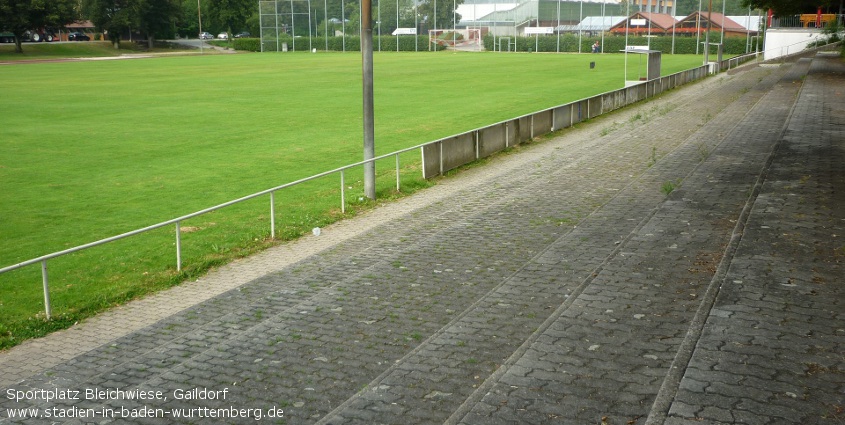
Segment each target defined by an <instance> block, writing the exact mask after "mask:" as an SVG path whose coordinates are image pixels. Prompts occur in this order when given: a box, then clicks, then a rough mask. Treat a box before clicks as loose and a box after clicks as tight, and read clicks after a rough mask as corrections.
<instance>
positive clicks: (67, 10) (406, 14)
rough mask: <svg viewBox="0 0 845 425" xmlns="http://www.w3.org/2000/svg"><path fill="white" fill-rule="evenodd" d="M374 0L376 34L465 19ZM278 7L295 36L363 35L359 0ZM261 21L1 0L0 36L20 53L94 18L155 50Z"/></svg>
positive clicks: (129, 0) (192, 1) (444, 1)
mask: <svg viewBox="0 0 845 425" xmlns="http://www.w3.org/2000/svg"><path fill="white" fill-rule="evenodd" d="M372 1H373V4H374V6H376V5H377V6H378V8H377V9H376V8H375V7H374V9H373V14H374V15H375V14H376V13H378V14H379V15H380V17H376V16H374V17H373V18H374V19H373V20H374V21H376V25H380V27H377V28H376V30H378V31H380V32H381V33H383V34H389V33H391V32H392V31H393V30H394V29H395V28H397V27H414V26H415V25H416V26H417V27H418V28H423V29H426V28H433V22H437V25H438V26H439V27H441V28H451V27H452V25H453V24H454V18H457V19H458V20H460V16H456V15H455V14H454V10H455V7H456V6H457V5H460V4H462V3H463V0H423V1H421V2H420V1H416V0H381V2H379V0H372ZM262 3H263V1H262ZM270 3H271V4H272V3H274V2H273V1H270ZM379 3H381V4H379ZM273 6H274V7H273V8H272V9H273V10H274V13H279V14H281V15H283V16H286V19H285V22H284V23H283V24H284V26H285V27H286V31H288V32H289V33H290V35H309V34H311V33H314V34H321V35H322V34H325V33H326V32H328V33H329V34H331V35H334V32H335V31H339V30H341V29H343V30H345V32H346V33H348V34H352V33H357V32H358V25H359V24H358V23H359V22H360V13H359V1H357V0H331V1H328V0H322V1H321V0H311V1H308V0H295V1H294V0H276V1H275V4H274V5H273ZM435 10H436V12H437V14H436V16H435ZM285 14H286V15H285ZM397 16H398V20H397ZM200 17H201V21H200V19H199V18H200ZM261 18H262V17H261V13H260V12H259V1H258V0H0V32H3V31H5V32H10V33H12V34H14V36H15V50H16V51H17V52H23V49H22V45H21V41H22V40H23V39H24V34H26V33H27V32H29V31H33V30H37V31H50V30H53V29H60V28H64V27H65V26H67V25H69V24H70V23H72V22H75V21H80V20H90V21H91V22H92V23H93V24H94V26H95V27H96V29H97V30H98V31H99V32H102V33H103V34H105V36H106V37H107V38H108V39H109V40H110V41H111V42H112V43H114V44H115V47H119V44H120V40H121V38H122V37H125V36H126V35H127V34H133V33H134V34H140V36H141V37H142V38H143V39H146V40H147V42H148V43H149V46H150V47H152V45H153V43H154V42H155V40H156V39H163V38H173V37H176V36H179V37H186V38H194V37H197V36H198V35H199V32H200V22H202V29H203V30H204V31H209V30H211V32H212V33H217V32H226V33H228V34H233V33H235V32H239V31H249V32H251V33H253V34H256V35H257V34H258V33H259V31H260V27H261V21H260V20H261ZM379 18H380V19H379ZM293 31H295V34H294V33H293Z"/></svg>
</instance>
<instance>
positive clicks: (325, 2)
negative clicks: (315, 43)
mask: <svg viewBox="0 0 845 425" xmlns="http://www.w3.org/2000/svg"><path fill="white" fill-rule="evenodd" d="M323 12H324V13H323V17H324V19H325V21H324V23H325V25H326V51H327V52H328V51H329V0H323ZM332 31H334V26H332Z"/></svg>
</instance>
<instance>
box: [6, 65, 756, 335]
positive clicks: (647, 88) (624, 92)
mask: <svg viewBox="0 0 845 425" xmlns="http://www.w3.org/2000/svg"><path fill="white" fill-rule="evenodd" d="M749 56H754V55H749ZM746 58H747V57H746ZM706 71H707V70H706V67H704V66H702V67H696V68H693V69H690V70H687V71H681V72H679V73H676V74H671V75H668V76H665V77H661V78H659V79H656V80H652V81H649V82H643V83H641V84H639V85H637V86H631V87H626V88H623V89H620V90H614V91H611V92H607V93H603V94H599V95H597V96H593V97H590V98H585V99H581V100H577V101H574V102H569V103H566V104H563V105H559V106H556V107H553V108H547V109H544V110H542V111H539V112H535V113H532V114H527V115H523V116H520V117H517V118H514V119H512V120H507V121H501V122H499V123H496V124H493V125H488V126H485V127H480V128H477V129H474V130H470V131H465V132H462V133H459V134H456V135H452V136H448V137H444V138H441V139H438V140H434V141H430V142H426V143H423V144H419V145H416V146H412V147H409V148H405V149H402V150H398V151H395V152H391V153H388V154H384V155H381V156H377V157H375V158H372V159H368V160H365V161H360V162H356V163H353V164H349V165H345V166H343V167H340V168H335V169H333V170H330V171H325V172H322V173H319V174H315V175H313V176H310V177H305V178H302V179H299V180H296V181H293V182H290V183H286V184H283V185H279V186H275V187H272V188H270V189H266V190H262V191H260V192H256V193H253V194H251V195H247V196H244V197H241V198H238V199H234V200H231V201H229V202H224V203H222V204H219V205H215V206H213V207H209V208H205V209H203V210H200V211H196V212H194V213H191V214H187V215H183V216H181V217H177V218H174V219H171V220H167V221H163V222H160V223H157V224H153V225H151V226H147V227H144V228H141V229H136V230H133V231H130V232H126V233H122V234H119V235H116V236H112V237H108V238H105V239H100V240H98V241H95V242H90V243H87V244H84V245H79V246H76V247H73V248H69V249H65V250H62V251H57V252H53V253H51V254H47V255H43V256H41V257H37V258H33V259H30V260H27V261H23V262H20V263H17V264H14V265H11V266H7V267H3V268H0V274H3V273H5V272H9V271H12V270H16V269H20V268H22V267H26V266H29V265H33V264H38V263H40V264H41V280H42V286H43V290H44V307H45V312H46V316H47V319H50V317H51V314H52V308H51V304H50V287H49V279H48V273H47V261H48V260H51V259H54V258H57V257H61V256H64V255H67V254H72V253H75V252H78V251H82V250H85V249H88V248H93V247H96V246H100V245H104V244H107V243H110V242H114V241H117V240H120V239H124V238H128V237H130V236H135V235H139V234H141V233H145V232H149V231H151V230H155V229H159V228H163V227H166V226H175V229H176V270H177V271H181V270H182V240H181V233H182V230H181V228H180V226H181V223H182V222H183V221H185V220H188V219H191V218H195V217H198V216H201V215H203V214H207V213H210V212H213V211H217V210H219V209H222V208H225V207H228V206H231V205H235V204H239V203H241V202H244V201H248V200H251V199H255V198H258V197H261V196H265V195H269V196H270V236H271V238H275V236H276V219H275V216H276V207H275V203H276V202H275V193H276V192H277V191H279V190H282V189H285V188H289V187H292V186H296V185H298V184H301V183H305V182H308V181H312V180H315V179H318V178H321V177H326V176H330V175H333V174H338V175H339V177H340V203H341V212H342V213H345V212H346V187H345V186H346V185H345V172H346V171H347V170H349V169H351V168H355V167H359V166H363V165H364V164H367V163H370V162H374V161H378V160H383V159H386V158H390V157H395V159H396V190H400V189H401V187H400V162H399V155H401V154H403V153H406V152H410V151H413V150H416V149H420V151H421V154H422V156H423V178H429V177H430V175H428V174H426V171H425V169H426V166H425V162H426V160H425V156H426V149H432V148H434V149H436V150H437V151H439V152H440V154H439V155H437V157H438V158H437V161H438V162H439V164H436V165H435V170H437V171H439V173H438V172H436V171H435V172H434V173H431V175H437V174H442V173H443V172H444V171H446V170H448V169H452V168H455V167H456V166H459V165H461V164H465V163H469V162H471V161H472V160H475V159H478V158H479V157H480V156H487V155H489V154H492V153H494V152H496V151H498V150H501V149H499V148H493V149H492V150H490V151H489V152H487V153H486V154H485V155H479V154H478V151H479V147H478V145H476V147H475V148H474V149H475V152H476V154H475V155H472V156H473V157H471V158H468V159H467V160H466V161H463V162H462V163H460V164H457V165H454V164H452V166H448V167H445V166H444V163H445V162H447V161H449V159H447V158H446V157H445V155H443V146H444V143H447V142H450V141H453V140H459V139H462V138H466V136H467V135H474V136H472V137H473V139H474V140H475V142H474V143H478V141H479V134H481V133H483V132H487V131H490V130H491V129H492V130H494V132H495V130H496V128H497V127H502V126H504V131H503V132H502V134H503V137H504V140H502V144H503V146H502V148H506V147H508V146H510V143H511V142H509V141H510V140H513V144H518V143H520V142H521V141H523V139H526V138H528V139H530V138H533V137H534V136H535V117H534V116H537V117H539V118H537V119H539V121H538V122H542V123H543V124H542V125H541V127H542V129H540V130H539V131H538V133H540V132H542V134H545V133H547V132H552V131H557V130H560V129H562V128H566V127H569V126H571V125H574V124H577V123H578V122H581V121H583V120H586V119H590V118H594V117H596V116H598V115H601V114H603V113H607V112H610V111H612V110H614V109H618V108H619V107H623V106H625V105H628V104H631V103H635V102H637V101H639V100H643V99H646V98H648V97H652V96H655V95H657V94H659V93H660V92H662V91H664V90H668V89H671V88H674V87H677V86H680V85H683V84H686V83H688V82H692V81H695V80H698V79H701V78H704V77H706V76H707V75H708V72H706ZM561 112H563V113H562V115H561ZM545 114H548V116H546V115H545ZM559 115H560V116H561V117H559ZM525 119H530V123H526V124H527V125H526V126H524V127H523V130H522V131H520V129H519V128H520V125H519V123H518V122H519V121H520V120H525ZM511 126H513V129H514V130H513V131H512V130H511Z"/></svg>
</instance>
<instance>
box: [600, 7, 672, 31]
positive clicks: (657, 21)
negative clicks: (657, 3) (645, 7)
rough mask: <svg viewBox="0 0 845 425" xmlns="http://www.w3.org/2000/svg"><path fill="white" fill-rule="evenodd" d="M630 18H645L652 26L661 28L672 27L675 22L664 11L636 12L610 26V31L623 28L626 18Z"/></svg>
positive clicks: (667, 28)
mask: <svg viewBox="0 0 845 425" xmlns="http://www.w3.org/2000/svg"><path fill="white" fill-rule="evenodd" d="M630 19H645V20H647V21H649V22H650V23H651V25H652V26H654V27H657V28H660V29H663V30H670V29H672V25H674V24H675V23H676V22H677V21H676V20H675V18H673V17H672V15H667V14H665V13H651V12H637V13H635V14H633V15H631V16H630V17H629V18H628V19H625V20H623V21H622V22H620V23H618V24H616V25H614V26H613V27H611V28H610V29H611V31H612V30H614V29H617V28H625V26H626V25H627V22H628V20H630Z"/></svg>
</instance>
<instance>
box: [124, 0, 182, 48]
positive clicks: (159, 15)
mask: <svg viewBox="0 0 845 425" xmlns="http://www.w3.org/2000/svg"><path fill="white" fill-rule="evenodd" d="M133 9H134V10H133V12H134V15H135V18H136V19H135V21H136V22H137V25H138V30H139V31H141V34H144V35H145V36H147V45H148V46H149V48H153V44H154V42H155V39H156V36H157V35H160V34H170V33H172V30H173V25H174V24H175V23H176V18H177V17H178V15H179V13H180V12H181V8H180V5H179V4H178V3H177V2H176V1H175V0H134V3H133Z"/></svg>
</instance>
